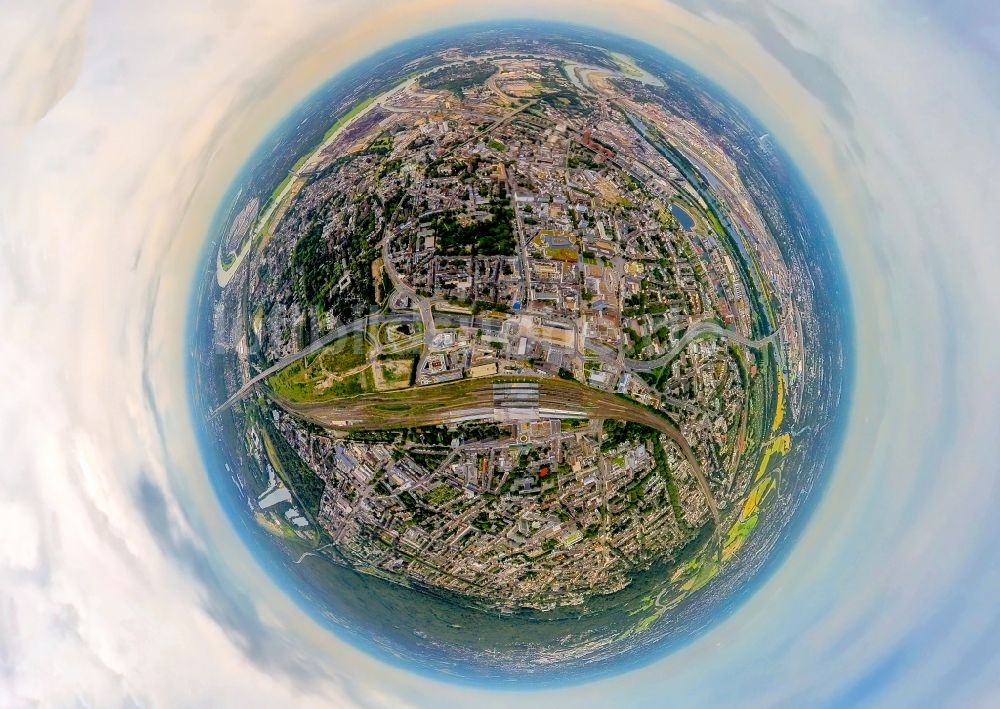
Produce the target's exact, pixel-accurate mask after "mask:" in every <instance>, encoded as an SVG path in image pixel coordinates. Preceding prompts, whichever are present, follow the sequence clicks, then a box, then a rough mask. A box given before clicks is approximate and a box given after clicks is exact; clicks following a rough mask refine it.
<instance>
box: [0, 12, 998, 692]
mask: <svg viewBox="0 0 1000 709" xmlns="http://www.w3.org/2000/svg"><path fill="white" fill-rule="evenodd" d="M512 17H538V18H544V19H557V20H570V21H573V22H576V23H580V24H589V25H593V26H596V27H599V28H602V29H606V30H611V31H614V32H618V33H620V34H624V35H627V36H631V37H635V38H637V39H642V40H644V41H647V42H649V43H651V44H654V45H656V46H658V47H660V48H662V49H665V50H666V51H667V52H669V53H671V54H673V55H674V56H676V57H678V58H680V59H682V60H684V61H686V62H688V63H689V64H690V65H692V66H693V67H695V68H696V69H697V70H698V71H700V72H702V73H703V74H705V75H706V76H709V77H710V78H712V79H714V80H715V81H717V82H718V83H719V84H721V85H722V86H723V87H725V88H726V89H727V90H728V91H729V92H730V93H732V94H733V95H734V96H735V97H737V98H738V99H739V100H740V101H741V102H743V103H744V105H746V106H747V107H748V108H749V110H750V111H751V112H753V113H754V114H755V115H756V116H757V117H758V118H759V119H760V120H761V121H762V122H763V123H764V124H765V125H766V126H767V127H768V129H769V130H770V131H771V133H772V135H773V136H774V137H775V138H776V139H777V140H779V141H780V143H781V144H782V145H783V146H784V147H785V148H786V150H787V151H788V153H789V155H790V156H791V158H792V160H793V161H794V162H795V163H796V164H797V165H798V166H799V167H800V169H801V170H802V172H803V174H804V175H805V177H806V180H807V182H808V183H809V184H810V186H811V188H812V189H813V191H814V192H815V194H816V195H817V197H818V198H819V200H820V202H821V204H822V206H823V208H824V210H825V211H826V214H827V216H828V217H829V219H830V222H831V224H832V227H833V230H834V233H835V236H836V240H837V245H838V248H839V250H840V252H841V255H842V259H843V262H844V268H845V272H846V274H847V278H848V281H849V284H850V290H851V294H852V299H853V316H854V321H855V326H856V328H857V332H856V338H855V346H856V353H857V363H856V373H855V376H856V381H855V394H854V397H853V400H852V404H851V406H852V410H851V412H850V423H849V429H848V432H847V434H846V436H845V441H844V450H843V452H842V455H841V457H840V460H839V463H838V465H837V468H836V470H835V472H834V474H833V475H832V477H831V479H830V481H829V484H828V486H827V489H826V491H825V493H824V496H823V498H822V500H821V501H820V503H819V505H818V506H817V509H816V511H815V512H814V513H813V515H812V517H811V518H810V520H809V523H808V525H807V526H806V528H805V531H804V532H803V534H802V536H801V538H800V539H799V541H798V542H797V543H796V544H795V546H794V547H793V548H792V550H791V551H790V553H789V555H788V557H787V558H786V559H785V560H784V561H783V563H782V564H781V565H780V566H779V568H778V569H777V570H776V571H775V572H774V573H773V575H772V576H771V577H770V578H769V579H768V580H767V582H766V583H765V584H763V586H762V588H761V589H760V590H759V591H758V592H757V593H755V594H754V595H753V596H752V597H751V598H750V599H749V600H748V601H747V602H746V603H745V604H744V605H743V606H742V607H741V608H740V609H739V610H738V611H737V612H736V613H735V614H733V615H732V616H731V617H730V618H729V619H727V620H725V621H724V622H722V623H720V624H719V625H718V626H716V627H714V628H713V629H712V630H711V631H709V632H708V633H706V634H704V635H703V636H701V637H700V638H699V639H698V640H696V641H695V642H693V643H691V644H690V645H688V646H685V647H684V648H682V649H680V650H679V651H677V652H675V653H673V654H671V655H669V656H667V657H665V658H663V659H661V660H658V661H657V662H655V663H653V664H651V665H648V666H646V667H644V668H641V669H639V670H635V671H633V672H630V673H627V674H623V675H619V676H616V677H611V678H607V679H603V680H601V681H597V682H591V683H584V684H581V685H578V686H575V687H570V688H564V689H560V690H546V691H535V692H522V693H517V694H516V695H511V694H510V693H502V692H495V691H490V690H486V689H477V688H475V687H467V686H457V685H450V684H447V683H443V682H440V681H436V680H432V679H428V678H426V677H422V676H418V675H415V674H412V673H409V672H407V671H405V670H402V669H399V668H395V667H389V666H387V665H385V664H383V663H380V662H379V661H377V660H375V659H373V658H371V657H368V656H366V655H364V654H362V653H360V652H358V651H357V650H355V649H354V648H352V647H350V646H349V645H347V644H345V643H343V642H341V641H340V640H338V639H337V638H336V637H334V636H332V635H331V634H330V633H328V632H327V631H326V630H325V629H324V628H322V627H319V626H318V625H316V624H315V623H314V622H313V621H312V620H311V619H310V618H309V617H308V616H307V615H306V614H305V613H303V612H302V611H301V610H300V609H299V608H298V607H297V606H295V605H294V604H293V603H292V602H291V600H289V598H288V597H287V596H285V595H284V593H283V592H282V591H281V590H280V589H278V588H277V587H276V586H275V585H274V582H273V581H272V580H271V579H270V578H269V577H268V576H267V575H266V574H265V573H264V572H263V571H262V570H261V569H260V568H259V566H257V564H256V562H255V561H254V559H253V558H252V557H251V556H250V554H249V552H248V551H247V550H246V549H245V548H244V547H243V545H242V542H241V541H240V539H239V538H238V537H237V535H236V533H235V532H234V530H233V529H232V528H230V527H229V523H228V522H227V520H226V519H225V517H224V516H223V515H222V513H221V509H220V507H219V504H218V502H217V500H216V499H215V497H214V494H213V493H212V490H211V489H210V487H209V485H208V482H207V473H206V471H205V470H204V467H203V464H202V462H201V459H200V456H199V454H198V450H197V447H196V445H195V441H194V437H193V432H192V422H191V421H190V420H189V418H188V416H189V413H188V409H187V405H186V400H185V381H184V375H185V372H184V361H185V356H186V352H185V343H184V341H183V338H182V336H181V335H182V333H183V331H184V322H185V318H186V315H187V311H186V308H187V306H188V302H189V300H188V299H189V295H190V290H191V287H192V278H193V274H194V272H195V268H196V266H197V263H198V256H199V253H200V250H201V248H202V246H203V244H204V239H205V238H206V234H207V228H208V223H209V220H210V218H211V216H212V213H213V211H214V209H215V207H216V206H217V205H218V203H219V200H220V198H221V196H222V194H223V192H224V191H225V189H226V188H227V186H228V184H229V182H230V181H231V179H232V178H233V176H234V175H235V173H236V171H237V170H238V168H239V166H240V165H241V163H242V161H243V160H244V159H245V158H246V157H247V155H248V154H249V153H250V151H251V150H252V149H253V147H254V146H255V145H256V144H257V143H258V142H259V141H260V139H261V138H262V137H263V135H264V134H265V133H266V132H267V131H268V130H270V129H271V128H272V127H273V126H274V125H275V124H276V123H277V121H278V120H279V119H280V118H281V117H282V116H283V115H284V114H285V113H286V112H287V111H288V110H289V109H290V108H291V107H292V106H293V105H294V104H295V103H296V102H297V101H298V100H300V99H302V98H303V97H304V96H305V95H306V94H307V93H308V92H309V91H310V90H311V89H312V88H315V87H316V86H317V85H319V84H320V83H321V82H322V81H324V80H325V79H327V78H329V77H330V76H331V75H333V74H334V73H336V72H337V71H338V70H339V69H341V68H343V67H345V66H347V65H349V64H350V63H351V62H353V61H355V60H357V59H360V58H362V57H363V56H365V55H367V54H369V53H371V52H373V51H375V50H377V49H379V48H381V47H384V46H387V45H389V44H391V43H393V42H395V41H398V40H401V39H404V38H407V37H410V36H413V35H415V34H418V33H420V32H424V31H430V30H433V29H438V28H441V27H445V26H450V25H453V24H456V23H458V22H470V21H473V20H480V19H481V20H487V19H504V18H512ZM0 34H2V37H3V41H0V372H3V373H4V375H3V377H2V379H0V381H3V383H4V394H3V396H0V451H2V455H0V460H2V463H3V464H2V465H0V706H5V707H7V706H12V707H18V706H33V705H39V704H40V705H43V706H66V705H95V706H120V705H132V704H136V705H141V706H174V705H179V704H180V705H188V706H190V705H194V706H198V705H209V704H211V705H213V706H218V705H223V706H236V705H239V706H254V705H260V704H265V703H272V704H273V703H280V704H282V705H286V704H290V703H291V702H296V703H297V704H298V705H299V706H406V705H413V706H428V705H432V704H433V705H434V706H468V705H469V704H473V703H474V704H476V705H478V706H482V707H490V706H503V705H505V704H509V703H510V702H512V701H516V702H517V703H518V704H520V705H523V706H526V707H527V706H540V705H546V706H553V705H567V706H608V705H609V704H610V703H611V702H614V703H615V705H638V706H664V705H666V706H735V705H737V704H738V705H740V706H744V707H745V706H788V705H822V706H857V705H866V706H888V707H896V706H908V707H909V706H997V705H1000V680H998V679H997V677H1000V640H998V638H1000V604H998V603H997V602H996V599H997V597H998V596H1000V553H998V551H997V549H996V545H995V542H994V539H995V538H996V536H997V532H998V529H997V527H998V521H1000V515H997V514H996V509H997V506H998V503H1000V489H998V479H1000V475H998V473H1000V463H998V462H997V456H996V453H995V450H994V449H995V442H996V440H997V438H998V434H1000V423H998V419H997V416H996V413H997V408H998V406H997V402H998V401H1000V373H998V372H1000V368H998V366H997V362H996V356H995V355H996V353H997V352H998V351H1000V341H998V333H1000V328H998V327H997V324H996V323H997V320H998V316H1000V277H998V276H1000V239H998V238H997V237H996V229H997V225H998V224H1000V200H998V199H997V198H996V196H997V193H998V187H1000V184H998V183H1000V180H998V177H997V173H996V160H997V157H998V156H1000V134H998V132H997V131H996V129H995V126H996V125H998V124H1000V82H998V80H997V79H996V77H997V76H1000V73H998V69H1000V12H998V10H997V9H996V5H995V4H994V3H991V2H988V1H987V0H961V1H960V2H956V3H937V2H933V1H932V0H911V1H899V0H816V1H815V2H810V3H801V2H794V1H793V0H784V1H774V2H772V1H768V0H748V1H746V2H736V1H733V0H729V1H725V2H722V1H711V2H709V1H708V0H681V1H679V2H676V3H672V2H666V1H664V0H617V1H616V2H615V3H610V2H595V1H594V0H572V1H571V0H548V1H546V0H534V1H533V2H521V1H514V2H493V3H480V2H470V1H466V0H408V1H406V2H401V1H398V0H380V1H378V2H360V1H355V0H347V1H337V0H324V1H320V0H289V1H288V2H282V3H276V2H273V0H272V2H264V1H262V0H245V1H237V0H231V1H229V0H210V1H202V2H196V1H194V0H175V1H174V2H171V3H156V4H153V3H135V2H124V1H122V2H99V1H95V2H87V1H83V0H41V1H39V0H7V2H5V3H3V4H2V5H0Z"/></svg>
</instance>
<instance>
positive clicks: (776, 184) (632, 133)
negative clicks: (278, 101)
mask: <svg viewBox="0 0 1000 709" xmlns="http://www.w3.org/2000/svg"><path fill="white" fill-rule="evenodd" d="M208 248H209V250H208V251H207V252H206V254H207V255H206V258H205V261H204V271H203V272H202V273H201V274H200V275H199V278H198V281H197V284H196V289H195V295H194V299H193V304H194V305H193V308H192V314H191V323H192V329H191V337H192V347H193V351H194V353H195V355H194V360H193V363H192V369H191V372H192V385H191V393H192V406H193V408H194V411H195V413H196V416H197V417H198V418H199V419H200V420H201V421H202V422H203V423H204V426H203V430H202V431H201V436H202V443H203V450H204V453H205V456H206V459H207V461H208V463H209V469H210V470H211V471H213V476H214V477H213V483H214V484H215V487H216V490H217V491H218V493H219V495H220V499H222V500H223V502H224V504H225V505H226V506H227V509H228V511H229V513H230V515H231V517H232V519H233V520H234V522H236V523H237V525H238V526H240V527H241V528H242V529H243V530H244V538H245V539H246V541H247V543H248V544H249V545H250V546H251V548H253V549H254V550H255V552H256V553H257V554H258V556H259V558H260V559H261V561H262V563H264V564H265V565H267V566H268V568H269V569H271V570H272V572H273V574H274V575H275V577H276V578H278V579H279V580H280V581H281V583H282V584H283V585H284V586H285V587H286V588H287V589H288V590H289V592H290V593H292V595H293V596H295V597H296V598H297V599H299V600H300V602H301V603H302V604H303V606H304V607H306V608H308V609H309V610H310V611H311V612H312V613H314V614H315V616H316V617H317V618H319V619H322V620H323V622H326V623H328V624H329V625H330V626H331V627H332V628H334V629H335V630H336V631H337V632H338V633H340V634H341V635H343V636H345V637H347V638H349V639H350V640H351V641H352V642H354V643H355V644H357V645H359V646H361V647H363V648H365V649H366V650H368V651H370V652H372V653H375V654H377V655H379V656H382V657H387V658H391V659H392V660H393V661H395V662H400V663H402V664H405V665H407V666H413V667H416V668H418V669H423V670H430V671H436V672H439V673H445V674H447V675H450V676H453V677H457V678H463V677H465V678H468V677H473V676H475V677H486V678H488V679H494V680H497V681H506V680H510V679H512V678H515V677H517V678H522V679H524V678H528V679H532V680H534V681H538V682H554V681H567V680H573V679H576V678H580V677H583V676H587V677H593V676H596V675H597V674H600V673H609V672H614V671H620V670H622V669H626V668H628V667H630V666H634V665H635V664H636V663H639V662H641V661H643V659H644V658H648V657H652V656H654V655H655V653H657V652H660V653H662V652H664V651H667V650H669V649H670V648H671V647H675V646H676V645H677V644H678V643H680V642H683V641H685V640H686V639H689V638H690V637H692V636H693V635H694V634H695V633H697V632H700V631H701V630H703V629H704V628H705V627H707V626H708V625H710V624H711V623H712V622H713V621H715V620H718V619H719V618H721V617H724V616H725V614H726V613H728V612H729V611H730V610H731V609H732V608H733V607H734V605H735V604H736V603H738V602H739V600H740V599H742V598H744V597H745V596H746V594H748V593H749V592H750V591H751V590H752V587H753V584H754V583H755V582H759V579H760V578H761V576H762V574H761V571H763V570H764V569H765V568H766V567H767V565H768V564H769V563H770V564H772V565H773V564H774V563H775V562H776V559H777V558H778V557H779V555H780V554H781V552H782V551H783V550H784V549H785V548H786V547H787V544H788V543H789V541H790V540H791V539H793V538H794V536H795V531H796V529H798V528H799V527H800V526H801V524H802V522H803V520H804V519H805V517H806V512H807V511H808V507H807V501H809V500H814V498H815V495H812V496H810V493H812V492H814V491H815V490H817V489H819V488H820V484H821V482H822V479H823V475H824V473H825V472H826V471H827V470H828V469H829V468H830V466H831V465H832V462H833V458H834V456H835V455H836V452H837V447H838V445H839V440H840V435H841V428H842V423H843V418H844V409H845V404H844V398H845V395H846V381H847V374H848V369H849V360H850V348H849V322H848V319H847V315H846V312H847V305H846V294H845V292H844V288H843V281H842V276H841V273H840V270H839V262H838V260H837V257H836V254H835V252H834V250H833V247H832V239H831V237H830V236H829V234H828V233H827V230H826V226H825V220H824V218H823V216H822V215H821V214H820V213H819V210H818V208H817V206H816V204H815V202H814V200H813V197H812V196H811V194H810V193H809V191H808V189H807V188H806V187H805V185H804V184H803V183H802V181H801V179H800V178H799V176H798V173H797V171H796V170H795V168H794V166H793V165H791V164H790V163H789V161H788V158H787V157H786V156H785V154H784V153H783V152H782V151H781V149H780V147H779V146H778V145H777V144H776V143H775V141H774V139H773V138H772V137H771V136H770V135H769V134H768V133H767V131H766V129H765V128H764V127H762V126H760V125H759V124H758V123H757V122H756V121H755V120H754V119H753V117H752V116H750V115H748V114H747V112H746V111H745V110H744V109H743V108H742V107H740V106H739V105H738V104H736V103H735V102H734V101H733V100H732V99H731V98H730V97H728V96H727V95H726V94H725V93H724V92H723V91H721V90H720V89H719V88H718V87H715V86H714V85H713V84H711V83H710V82H709V81H707V80H706V79H704V78H703V77H701V76H700V75H698V74H697V73H696V72H694V71H693V70H692V69H690V68H689V67H686V66H684V65H682V64H680V63H679V62H676V61H675V60H673V59H671V58H670V57H668V56H667V55H665V54H663V53H661V52H659V51H656V50H653V49H652V48H650V47H648V46H646V45H641V44H638V43H635V42H631V41H629V40H626V39H623V38H621V37H615V36H609V35H605V34H601V33H597V32H594V31H590V30H583V29H579V28H568V27H563V26H552V25H545V26H538V25H533V26H531V27H520V26H516V25H507V26H502V27H483V28H477V29H475V30H469V29H465V30H463V31H461V32H455V31H453V32H444V33H438V34H435V35H431V36H427V37H421V38H418V39H416V40H412V41H409V42H406V43H403V44H402V45H399V46H397V47H394V48H392V49H390V50H388V51H386V52H383V53H382V54H380V55H377V56H375V57H372V58H370V59H368V60H366V61H364V62H362V63H360V64H358V65H356V66H354V67H352V68H351V69H349V70H348V71H346V72H344V73H343V74H342V75H340V76H337V77H335V78H334V79H333V80H332V81H331V82H329V83H328V84H327V85H325V86H324V87H323V88H321V89H320V90H319V91H317V92H316V93H315V94H314V95H313V96H311V97H310V98H309V99H308V100H307V101H306V102H305V103H303V104H302V105H301V106H299V107H297V108H296V109H295V110H294V111H293V112H292V113H291V114H290V115H289V117H288V118H287V119H286V120H285V121H283V122H282V124H281V125H280V126H279V127H278V128H277V129H275V131H274V132H273V133H272V134H271V136H269V138H268V139H267V141H265V143H264V144H263V145H262V146H260V148H259V150H258V151H257V152H256V153H255V154H254V155H253V156H252V157H251V159H250V160H249V161H248V162H247V165H246V167H245V168H244V170H243V171H242V172H241V174H240V175H239V176H238V178H237V180H236V181H235V182H234V184H233V187H232V189H231V190H230V193H229V194H228V196H227V200H226V202H225V203H224V204H223V205H222V206H221V207H220V210H219V214H218V217H217V219H216V223H215V227H214V232H213V234H212V235H211V241H210V244H209V247H208Z"/></svg>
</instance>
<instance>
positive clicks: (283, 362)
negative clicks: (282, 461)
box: [212, 312, 420, 416]
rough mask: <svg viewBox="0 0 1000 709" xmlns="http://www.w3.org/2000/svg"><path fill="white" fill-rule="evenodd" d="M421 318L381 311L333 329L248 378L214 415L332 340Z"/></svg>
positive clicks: (404, 313)
mask: <svg viewBox="0 0 1000 709" xmlns="http://www.w3.org/2000/svg"><path fill="white" fill-rule="evenodd" d="M419 319H420V318H419V316H418V315H417V314H416V313H410V312H402V313H390V314H386V315H383V314H381V313H379V314H375V315H369V316H368V317H364V318H361V319H360V320H355V321H354V322H352V323H348V324H347V325H341V326H340V327H338V328H337V329H336V330H331V331H330V332H329V333H327V334H326V335H324V336H323V337H321V338H319V339H318V340H315V341H314V342H311V343H310V344H309V345H308V346H307V347H305V348H304V349H302V350H299V351H298V352H295V353H293V354H290V355H286V356H285V357H282V358H281V359H279V360H278V361H277V362H275V363H274V364H273V365H271V366H270V367H268V368H267V369H265V370H264V371H263V372H260V373H259V374H257V375H256V376H255V377H253V378H252V379H250V380H248V381H247V382H246V383H244V384H243V386H241V387H240V388H239V389H238V390H237V391H236V392H235V393H234V394H233V395H232V396H230V397H229V398H228V399H226V400H225V401H224V402H222V403H221V404H219V405H218V406H217V407H215V409H214V410H213V411H212V416H215V415H216V414H218V413H219V412H220V411H225V410H226V409H228V408H229V407H230V406H232V405H233V404H235V403H236V402H237V401H239V400H240V399H242V398H243V397H245V396H246V395H247V394H249V393H250V392H251V391H253V388H254V387H255V386H257V385H258V384H260V383H261V382H262V381H264V380H265V379H267V378H268V377H271V376H273V375H275V374H277V373H278V372H280V371H281V370H282V369H284V368H285V367H287V366H288V365H290V364H292V363H294V362H297V361H299V360H300V359H302V358H303V357H308V356H309V355H311V354H314V353H316V352H319V351H320V350H321V349H323V348H324V347H326V346H327V345H329V344H330V343H331V342H334V341H335V340H339V339H340V338H341V337H345V336H347V335H350V334H352V333H355V332H364V331H365V330H366V329H367V328H368V326H369V325H377V324H380V323H390V322H391V323H396V322H398V323H405V322H415V321H417V320H419Z"/></svg>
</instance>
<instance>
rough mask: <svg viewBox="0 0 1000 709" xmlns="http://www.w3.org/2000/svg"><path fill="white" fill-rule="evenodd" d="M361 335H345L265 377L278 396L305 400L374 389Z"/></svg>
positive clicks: (311, 400)
mask: <svg viewBox="0 0 1000 709" xmlns="http://www.w3.org/2000/svg"><path fill="white" fill-rule="evenodd" d="M367 365H368V345H367V342H366V341H365V338H364V336H363V335H360V334H356V335H348V336H347V337H344V338H341V339H339V340H337V341H335V342H332V343H330V345H328V346H327V347H325V348H323V349H322V350H320V351H319V352H317V353H316V354H315V355H313V356H311V357H305V358H303V359H300V360H298V361H297V362H294V363H292V364H290V365H289V366H288V367H286V368H285V369H283V370H281V371H280V372H278V373H277V374H275V375H274V376H273V377H271V378H270V379H268V380H267V384H268V386H269V387H271V390H272V391H273V392H274V393H275V394H276V395H277V396H278V397H280V398H282V399H284V400H286V401H290V402H295V403H307V402H316V401H326V400H328V399H336V398H341V397H351V396H357V395H359V394H365V393H367V392H370V391H372V390H373V389H374V383H373V381H372V374H371V371H370V370H369V369H368V368H367Z"/></svg>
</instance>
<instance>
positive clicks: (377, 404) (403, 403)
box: [272, 377, 721, 527]
mask: <svg viewBox="0 0 1000 709" xmlns="http://www.w3.org/2000/svg"><path fill="white" fill-rule="evenodd" d="M496 381H537V382H538V385H539V398H538V406H539V407H541V408H553V409H565V408H566V407H567V406H573V407H576V408H579V409H582V410H583V411H585V412H586V413H587V414H588V416H589V418H593V419H620V420H623V421H633V422H635V423H641V424H644V425H646V426H649V427H650V428H652V429H654V430H657V431H659V432H660V433H663V434H665V435H666V436H668V437H669V438H670V439H671V440H672V441H674V443H676V444H677V447H678V448H679V449H680V451H681V454H682V455H683V456H684V459H685V460H686V461H687V462H688V464H689V466H690V468H691V474H692V476H693V477H694V479H695V482H696V483H697V484H698V488H699V489H700V490H701V493H702V495H703V496H704V498H705V502H706V503H707V504H708V510H709V513H710V514H711V515H712V519H713V520H714V522H715V524H716V526H717V527H718V526H719V524H720V522H721V515H720V513H719V507H718V505H717V504H716V502H715V498H714V496H713V495H712V490H711V488H710V487H709V483H708V478H706V477H705V473H704V471H703V470H702V469H701V465H700V464H699V463H698V459H697V458H696V457H695V454H694V451H693V450H691V446H690V444H688V442H687V439H686V438H685V437H684V434H683V433H681V431H680V429H679V428H677V426H676V425H674V424H673V423H672V422H671V421H669V420H668V419H667V418H666V417H665V416H663V415H660V414H658V413H656V412H655V411H652V410H650V409H647V408H646V407H644V406H641V405H639V404H637V403H635V402H633V401H629V400H627V399H624V398H622V397H620V396H616V395H614V394H611V393H609V392H606V391H601V390H599V389H593V388H591V387H588V386H586V385H585V384H581V383H580V382H576V381H569V380H565V379H554V378H552V379H539V378H537V377H513V378H512V377H484V378H482V379H463V380H459V381H456V382H449V383H447V384H436V385H431V386H425V387H416V388H413V389H404V390H400V391H394V392H376V393H373V394H362V395H360V396H354V397H346V398H337V399H331V400H329V401H322V402H314V403H302V404H296V403H292V402H289V401H285V400H282V399H280V398H277V397H273V396H272V398H273V399H274V401H275V402H276V403H277V404H278V405H280V406H281V407H283V408H284V409H286V410H288V411H290V412H293V413H296V414H298V415H300V416H303V417H305V418H307V419H309V420H311V421H313V422H314V423H317V424H319V425H321V426H323V427H324V428H332V429H341V430H350V429H356V428H364V429H366V430H370V429H390V428H399V427H401V426H420V425H430V424H438V423H442V422H445V421H449V420H454V419H456V418H463V419H465V418H467V417H468V416H470V415H471V416H475V417H477V418H479V419H481V420H490V419H492V417H493V412H494V393H493V383H494V382H496Z"/></svg>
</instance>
